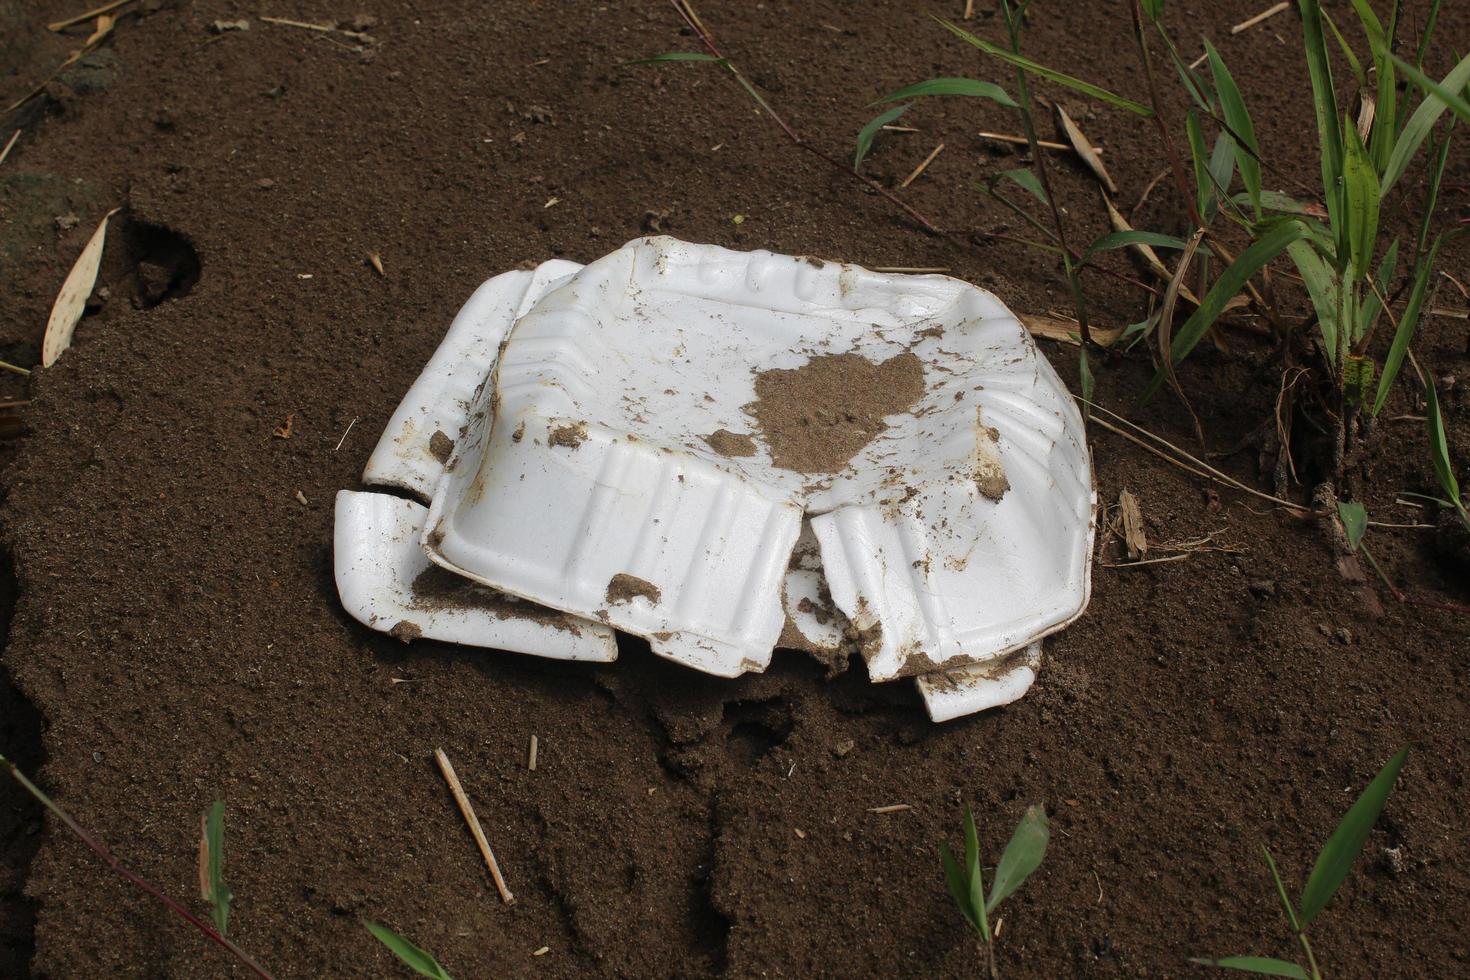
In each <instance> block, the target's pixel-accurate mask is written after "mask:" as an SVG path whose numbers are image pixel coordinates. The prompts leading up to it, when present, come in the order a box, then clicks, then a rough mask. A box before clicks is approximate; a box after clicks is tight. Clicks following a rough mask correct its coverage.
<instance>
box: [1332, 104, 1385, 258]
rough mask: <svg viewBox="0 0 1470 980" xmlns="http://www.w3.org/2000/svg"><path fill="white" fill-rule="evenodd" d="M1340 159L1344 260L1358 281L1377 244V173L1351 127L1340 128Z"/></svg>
mask: <svg viewBox="0 0 1470 980" xmlns="http://www.w3.org/2000/svg"><path fill="white" fill-rule="evenodd" d="M1343 133H1344V136H1343V140H1344V150H1345V152H1344V153H1343V157H1342V185H1343V192H1344V193H1343V200H1344V203H1345V205H1346V207H1345V209H1344V211H1343V215H1344V217H1345V218H1346V220H1347V227H1348V258H1349V260H1350V262H1351V265H1352V269H1353V273H1354V275H1355V277H1356V278H1357V279H1358V280H1363V279H1367V278H1368V271H1369V268H1370V266H1371V265H1372V264H1373V248H1374V246H1375V245H1376V244H1377V241H1378V204H1379V200H1380V197H1381V195H1380V190H1379V185H1378V173H1377V171H1376V170H1375V169H1374V168H1373V161H1372V160H1371V159H1369V158H1368V148H1367V147H1365V146H1364V145H1363V139H1362V137H1361V136H1359V135H1358V130H1357V128H1356V127H1354V126H1345V127H1343Z"/></svg>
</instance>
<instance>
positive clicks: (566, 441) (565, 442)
mask: <svg viewBox="0 0 1470 980" xmlns="http://www.w3.org/2000/svg"><path fill="white" fill-rule="evenodd" d="M586 441H587V423H586V422H571V423H568V424H567V425H559V426H557V427H556V428H554V429H552V430H551V432H550V433H549V434H548V435H547V437H546V444H547V445H548V446H562V447H565V448H567V449H576V448H577V447H578V446H580V445H582V443H584V442H586Z"/></svg>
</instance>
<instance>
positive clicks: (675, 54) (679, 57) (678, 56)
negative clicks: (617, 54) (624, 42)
mask: <svg viewBox="0 0 1470 980" xmlns="http://www.w3.org/2000/svg"><path fill="white" fill-rule="evenodd" d="M724 60H725V59H724V58H716V57H715V56H714V55H712V54H705V53H704V52H703V51H670V52H668V53H667V54H656V55H654V56H653V57H652V58H639V59H638V60H637V61H625V62H623V67H625V68H626V67H628V66H629V65H657V64H660V63H662V62H665V61H719V62H723V61H724Z"/></svg>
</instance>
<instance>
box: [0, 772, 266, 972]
mask: <svg viewBox="0 0 1470 980" xmlns="http://www.w3.org/2000/svg"><path fill="white" fill-rule="evenodd" d="M0 770H3V771H5V772H8V773H9V774H10V776H11V778H12V779H14V780H15V781H16V782H17V783H19V784H20V786H21V788H22V789H24V790H25V791H26V792H27V793H29V794H30V795H31V797H32V798H33V799H35V800H36V802H37V803H40V804H41V805H42V806H44V807H45V808H46V809H47V810H49V811H50V812H51V815H52V816H54V817H55V818H56V819H57V820H60V821H61V824H62V826H64V827H65V828H66V829H67V830H69V831H71V833H72V834H73V835H74V836H75V837H76V838H77V839H78V840H79V841H81V842H82V843H83V844H85V845H86V847H87V849H88V850H90V851H91V852H92V853H93V854H95V855H97V856H98V857H99V858H101V859H102V861H103V862H104V863H105V864H106V865H107V866H108V867H109V868H111V869H112V870H113V871H116V872H117V873H118V874H119V875H121V876H122V877H123V878H125V879H127V880H128V881H129V882H131V883H132V884H134V885H136V886H137V887H138V888H140V889H142V890H143V891H144V892H147V893H148V894H149V895H151V896H153V898H155V899H157V900H158V902H159V903H160V904H162V905H163V906H164V907H165V908H167V909H168V910H169V911H170V912H173V913H174V914H175V915H177V916H179V918H181V919H183V920H184V921H185V922H187V923H189V925H191V926H193V927H194V928H195V929H198V930H199V931H200V932H202V933H203V934H204V935H205V936H206V937H207V938H208V939H209V940H210V941H211V942H213V943H216V944H217V945H219V946H221V947H223V948H224V949H225V950H227V951H228V952H229V953H230V955H231V956H233V957H234V958H235V959H237V960H239V961H240V963H241V964H242V965H244V966H245V968H246V969H248V970H249V971H250V972H251V973H253V974H255V975H256V976H257V977H261V978H262V980H271V975H270V974H269V973H267V972H266V970H265V967H263V966H261V965H260V964H259V963H257V962H255V960H254V959H253V958H251V956H250V954H249V953H247V952H245V951H244V950H243V949H241V948H240V947H239V946H237V945H235V944H234V943H233V942H232V941H231V940H230V939H228V938H227V937H226V936H225V935H224V932H223V930H220V929H215V928H214V927H213V926H211V925H210V924H209V923H207V922H205V921H204V920H203V919H201V918H199V917H198V916H197V915H195V914H194V913H193V912H190V911H189V910H188V909H186V908H185V907H184V906H183V905H182V904H180V903H179V902H177V901H175V900H174V899H173V898H170V897H169V896H168V895H167V894H165V893H164V891H163V890H162V889H160V888H159V887H158V886H157V885H155V884H153V882H151V881H149V880H148V879H147V878H144V877H143V876H142V875H140V874H138V873H137V872H135V871H132V870H131V869H130V868H128V867H127V866H126V865H125V864H123V863H122V862H121V861H119V860H118V859H117V858H116V857H114V856H113V854H112V852H111V851H109V850H108V849H107V848H106V847H104V846H103V845H102V843H101V842H100V841H98V840H97V839H96V838H95V837H93V836H92V835H91V834H89V833H87V832H86V831H85V830H83V829H82V827H81V825H80V824H78V823H77V822H76V821H75V820H73V819H72V817H71V814H69V813H67V812H66V811H65V810H63V809H62V808H61V806H60V805H58V804H57V803H56V802H55V801H54V800H52V799H51V797H49V796H47V795H46V793H45V792H43V791H42V790H41V788H40V787H39V786H37V785H36V784H35V783H33V782H31V781H30V780H29V779H27V778H26V775H25V773H23V772H21V771H20V769H19V768H18V767H17V766H16V765H15V763H13V762H11V761H10V760H9V759H7V758H6V757H5V756H4V755H0Z"/></svg>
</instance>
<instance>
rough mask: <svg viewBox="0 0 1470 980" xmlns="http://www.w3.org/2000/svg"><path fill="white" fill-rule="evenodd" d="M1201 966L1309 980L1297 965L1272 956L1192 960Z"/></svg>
mask: <svg viewBox="0 0 1470 980" xmlns="http://www.w3.org/2000/svg"><path fill="white" fill-rule="evenodd" d="M1189 962H1191V963H1198V964H1199V965H1200V966H1218V967H1219V968H1220V969H1222V970H1238V971H1240V972H1241V973H1255V974H1258V975H1260V976H1266V977H1295V978H1296V980H1307V974H1306V971H1305V970H1303V969H1302V968H1301V967H1299V966H1297V965H1296V964H1295V963H1288V962H1287V961H1286V960H1278V959H1274V958H1272V957H1270V956H1227V957H1225V958H1224V959H1219V960H1204V959H1191V960H1190V961H1189Z"/></svg>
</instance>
